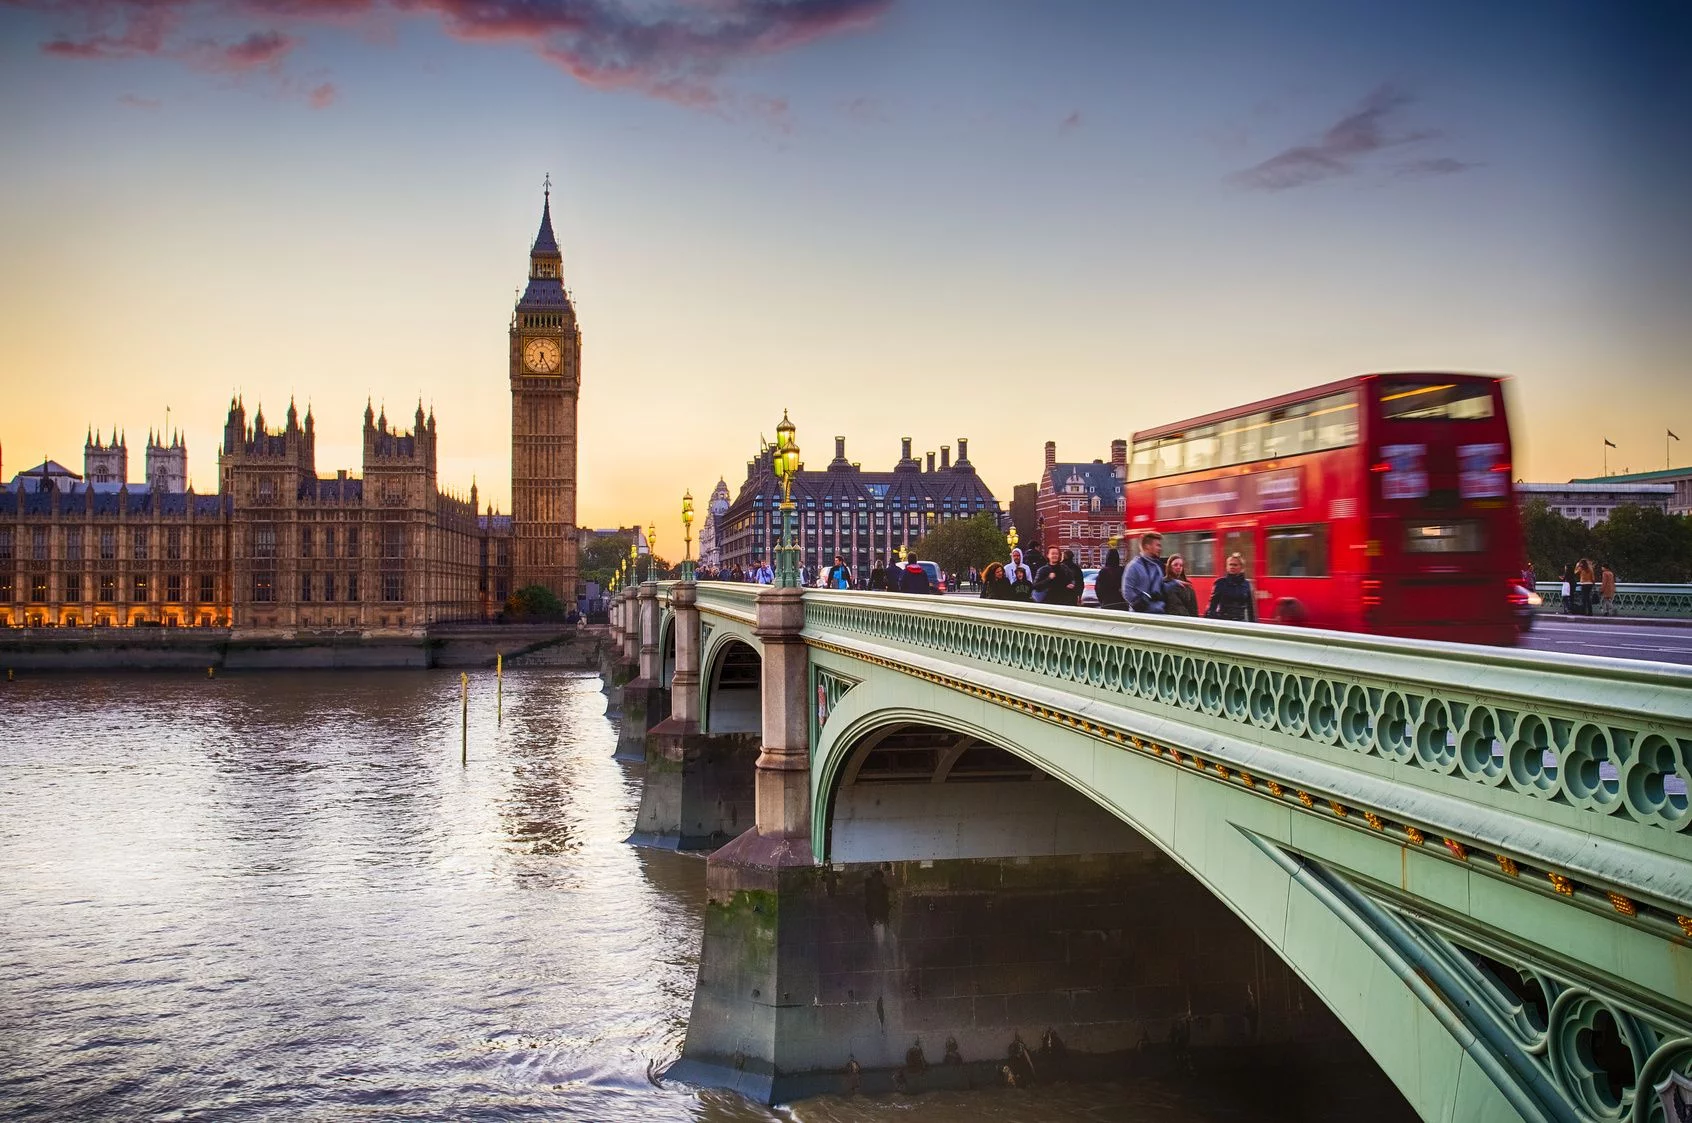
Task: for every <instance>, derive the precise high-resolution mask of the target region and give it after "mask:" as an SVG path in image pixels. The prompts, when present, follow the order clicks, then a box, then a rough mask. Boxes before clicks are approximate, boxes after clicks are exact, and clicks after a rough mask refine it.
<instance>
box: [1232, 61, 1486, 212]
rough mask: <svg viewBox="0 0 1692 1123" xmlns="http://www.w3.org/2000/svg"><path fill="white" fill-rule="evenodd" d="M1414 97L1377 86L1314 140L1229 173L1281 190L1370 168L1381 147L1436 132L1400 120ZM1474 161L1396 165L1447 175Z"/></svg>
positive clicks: (1242, 181) (1248, 183) (1244, 182)
mask: <svg viewBox="0 0 1692 1123" xmlns="http://www.w3.org/2000/svg"><path fill="white" fill-rule="evenodd" d="M1414 100H1415V99H1414V98H1413V97H1411V96H1410V94H1408V93H1406V92H1405V91H1403V90H1400V89H1398V88H1397V87H1395V86H1392V85H1390V84H1389V85H1383V86H1380V87H1379V88H1377V89H1376V90H1375V91H1374V92H1373V93H1371V94H1370V95H1369V96H1368V97H1366V98H1364V99H1363V102H1362V104H1361V105H1359V106H1358V107H1357V108H1356V109H1354V110H1352V111H1351V112H1350V113H1347V114H1346V115H1345V116H1343V117H1341V118H1340V119H1339V120H1338V121H1336V122H1335V123H1334V124H1333V125H1331V126H1329V127H1328V129H1327V130H1326V131H1325V132H1323V134H1322V135H1321V137H1320V138H1318V139H1317V140H1315V141H1313V142H1310V143H1307V144H1295V145H1293V146H1292V147H1290V148H1286V149H1283V150H1282V151H1280V152H1277V153H1276V154H1275V155H1273V156H1271V157H1269V158H1268V159H1267V160H1263V161H1261V162H1260V163H1257V164H1254V165H1252V166H1251V167H1249V168H1245V169H1243V170H1241V171H1238V172H1235V173H1234V174H1233V175H1232V176H1230V177H1229V179H1230V180H1231V181H1232V182H1233V183H1235V184H1237V185H1238V186H1241V187H1246V188H1250V189H1253V190H1258V191H1285V190H1287V189H1288V188H1291V187H1303V186H1305V185H1307V184H1311V183H1319V182H1321V181H1322V180H1326V179H1336V178H1339V177H1342V176H1349V175H1355V174H1357V173H1358V172H1361V171H1366V170H1369V169H1371V168H1374V167H1376V166H1377V164H1378V163H1379V158H1380V157H1381V154H1382V153H1388V152H1393V151H1396V150H1399V149H1403V148H1406V147H1408V146H1410V145H1415V144H1419V143H1422V142H1424V141H1429V140H1433V139H1436V138H1437V137H1438V136H1439V133H1437V132H1434V131H1430V130H1426V129H1413V128H1406V127H1404V126H1403V125H1400V124H1399V119H1400V118H1401V117H1402V116H1403V110H1405V109H1406V108H1407V107H1409V106H1410V105H1411V104H1412V103H1413V102H1414ZM1473 166H1474V165H1473V164H1469V163H1465V162H1464V161H1461V160H1457V159H1453V158H1451V157H1433V158H1425V159H1417V160H1414V161H1410V162H1409V163H1404V164H1400V165H1399V166H1398V168H1397V171H1398V172H1399V174H1407V175H1449V174H1452V173H1454V172H1460V171H1464V170H1466V169H1468V168H1470V167H1473Z"/></svg>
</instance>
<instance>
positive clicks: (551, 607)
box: [505, 585, 564, 620]
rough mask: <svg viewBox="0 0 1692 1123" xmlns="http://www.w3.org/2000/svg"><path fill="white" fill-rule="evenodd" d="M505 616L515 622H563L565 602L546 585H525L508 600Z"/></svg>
mask: <svg viewBox="0 0 1692 1123" xmlns="http://www.w3.org/2000/svg"><path fill="white" fill-rule="evenodd" d="M505 615H506V616H507V617H508V618H510V619H514V620H562V619H564V602H563V601H561V600H559V599H558V597H557V596H556V595H554V593H553V591H552V590H551V589H549V588H547V587H546V586H545V585H525V586H524V587H523V588H521V589H518V590H517V591H516V592H515V593H512V594H511V596H510V597H508V598H507V599H506V602H505Z"/></svg>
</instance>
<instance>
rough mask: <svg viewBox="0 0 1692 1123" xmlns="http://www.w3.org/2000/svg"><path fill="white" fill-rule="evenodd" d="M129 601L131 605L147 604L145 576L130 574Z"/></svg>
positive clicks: (143, 574)
mask: <svg viewBox="0 0 1692 1123" xmlns="http://www.w3.org/2000/svg"><path fill="white" fill-rule="evenodd" d="M129 600H130V603H132V604H146V603H147V575H146V574H145V573H136V574H132V575H131V576H130V578H129Z"/></svg>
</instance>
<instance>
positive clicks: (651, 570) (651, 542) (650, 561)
mask: <svg viewBox="0 0 1692 1123" xmlns="http://www.w3.org/2000/svg"><path fill="white" fill-rule="evenodd" d="M646 579H647V580H648V581H656V580H658V524H657V523H647V524H646Z"/></svg>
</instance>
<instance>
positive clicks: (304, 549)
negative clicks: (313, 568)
mask: <svg viewBox="0 0 1692 1123" xmlns="http://www.w3.org/2000/svg"><path fill="white" fill-rule="evenodd" d="M300 557H302V558H309V557H311V527H309V526H302V527H300ZM300 599H301V600H304V599H306V598H304V597H301V598H300Z"/></svg>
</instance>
